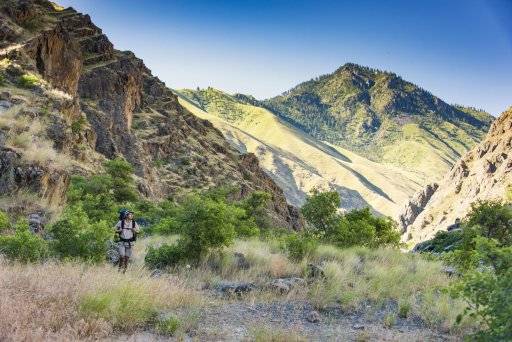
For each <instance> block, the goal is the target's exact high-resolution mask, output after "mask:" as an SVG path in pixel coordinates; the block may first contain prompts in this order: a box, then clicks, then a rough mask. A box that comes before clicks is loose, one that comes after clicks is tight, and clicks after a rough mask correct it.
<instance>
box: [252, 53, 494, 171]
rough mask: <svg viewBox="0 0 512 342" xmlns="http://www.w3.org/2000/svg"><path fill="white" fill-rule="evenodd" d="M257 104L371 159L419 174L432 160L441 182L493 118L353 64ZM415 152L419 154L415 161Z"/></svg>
mask: <svg viewBox="0 0 512 342" xmlns="http://www.w3.org/2000/svg"><path fill="white" fill-rule="evenodd" d="M260 103H261V105H262V106H264V107H265V108H267V109H269V110H271V111H273V112H274V113H276V114H277V115H279V116H280V117H282V118H284V119H285V120H287V121H288V122H290V123H292V124H294V125H296V126H297V127H300V128H301V129H303V130H304V131H306V132H307V133H308V134H311V135H313V136H314V137H316V138H318V139H320V140H325V141H329V142H331V143H333V144H335V145H339V146H342V147H344V148H347V149H350V150H353V151H354V152H356V153H359V154H361V155H363V156H365V157H367V158H369V159H370V160H373V161H378V162H385V163H391V164H393V165H397V166H400V167H403V168H408V169H410V170H414V171H420V172H421V171H422V170H423V169H426V168H428V166H429V165H428V164H430V162H429V161H430V160H434V161H435V162H434V163H431V164H432V165H436V166H437V165H440V166H439V167H437V170H435V172H434V173H435V176H436V177H437V178H440V177H441V176H442V175H443V174H444V173H445V172H447V171H448V170H449V168H450V167H451V166H452V165H453V164H454V163H455V162H456V161H457V159H458V158H459V157H460V156H461V155H462V154H463V153H464V152H465V151H467V150H468V149H469V148H470V147H472V146H473V145H474V144H475V143H476V142H478V141H480V140H481V138H482V137H483V135H484V134H485V132H486V131H487V129H488V127H489V125H490V123H491V122H492V120H493V117H492V116H491V115H490V114H487V113H485V114H483V113H480V114H479V115H475V114H474V113H473V112H471V111H462V110H459V109H457V108H456V107H453V106H451V105H448V104H447V103H445V102H444V101H442V100H440V99H439V98H437V97H435V96H433V95H432V94H431V93H430V92H428V91H426V90H423V89H422V88H420V87H418V86H416V85H414V84H413V83H411V82H408V81H405V80H403V79H402V78H401V77H400V76H398V75H396V74H394V73H391V72H385V71H380V70H377V69H373V68H369V67H362V66H359V65H357V64H355V63H347V64H345V65H342V66H341V67H339V68H338V69H336V71H334V72H333V73H330V74H326V75H322V76H319V77H317V78H314V79H311V80H309V81H306V82H303V83H300V84H299V85H297V86H295V87H293V88H291V89H290V90H288V91H285V92H284V93H282V94H281V95H278V96H276V97H273V98H270V99H267V100H264V101H261V102H260ZM417 142H420V143H421V144H417ZM429 144H430V145H433V146H432V148H426V147H425V146H426V145H429ZM415 149H416V150H417V151H419V152H420V153H421V154H422V155H421V156H419V157H417V158H412V157H411V155H412V154H413V153H414V152H415ZM404 151H405V152H404ZM432 165H430V166H432Z"/></svg>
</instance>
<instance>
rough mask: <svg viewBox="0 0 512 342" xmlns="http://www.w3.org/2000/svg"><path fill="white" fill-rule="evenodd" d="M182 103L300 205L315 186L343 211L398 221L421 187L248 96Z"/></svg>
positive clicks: (183, 93)
mask: <svg viewBox="0 0 512 342" xmlns="http://www.w3.org/2000/svg"><path fill="white" fill-rule="evenodd" d="M176 93H177V94H178V95H179V100H180V103H181V104H182V105H183V106H184V107H186V108H187V109H189V110H190V111H191V112H192V113H194V114H196V115H197V116H199V117H201V118H204V119H207V120H209V121H211V122H212V123H213V124H214V125H215V127H217V128H219V129H220V130H221V131H222V132H223V133H224V136H226V138H227V139H228V140H229V141H230V142H231V143H232V145H233V146H236V147H237V148H238V149H239V150H240V151H242V152H252V153H255V154H256V155H257V156H258V159H259V160H260V161H261V165H262V167H263V168H264V169H265V170H266V171H267V173H269V174H270V175H271V176H272V178H273V179H274V180H275V181H276V182H277V184H279V185H280V187H281V188H283V189H284V192H285V195H286V197H287V199H288V200H289V201H290V203H292V204H294V205H297V206H299V205H301V204H303V202H304V199H305V196H306V194H307V193H308V192H309V191H310V190H311V189H312V188H313V187H321V188H329V189H333V190H337V191H338V192H339V193H340V195H341V198H342V208H344V209H354V208H361V207H365V206H370V207H371V208H373V210H374V211H375V212H379V213H382V214H385V215H389V216H392V217H395V218H396V217H397V213H398V210H399V209H400V207H401V205H402V204H403V203H404V202H405V201H406V200H407V199H408V197H409V196H410V195H412V193H414V191H416V190H417V189H419V188H420V187H421V185H420V183H419V180H418V179H417V175H416V174H413V173H411V172H406V171H403V170H400V169H399V168H396V167H393V166H385V165H381V164H378V163H375V162H372V161H369V160H367V159H365V158H362V157H360V156H358V155H356V154H355V153H352V152H350V151H348V150H345V149H343V148H341V147H338V146H334V145H330V144H328V143H323V142H321V141H318V140H316V139H314V138H312V137H311V136H309V135H307V134H306V133H304V132H303V131H301V130H299V129H297V128H296V127H294V126H292V125H290V124H288V123H286V122H284V121H283V120H281V119H280V118H279V117H277V116H276V115H274V114H273V113H271V112H270V111H268V110H267V109H265V108H262V107H258V106H256V105H254V104H257V101H255V100H253V101H252V103H254V104H250V102H251V99H250V98H248V97H247V96H242V95H235V96H231V95H228V94H226V93H223V92H222V91H219V90H216V89H213V88H207V89H199V90H190V89H184V90H179V91H176Z"/></svg>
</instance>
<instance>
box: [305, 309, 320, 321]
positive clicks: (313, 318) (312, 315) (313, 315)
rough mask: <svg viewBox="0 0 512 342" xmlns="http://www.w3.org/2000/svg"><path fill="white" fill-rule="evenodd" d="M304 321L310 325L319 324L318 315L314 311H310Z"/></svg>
mask: <svg viewBox="0 0 512 342" xmlns="http://www.w3.org/2000/svg"><path fill="white" fill-rule="evenodd" d="M306 320H307V321H308V322H311V323H318V322H320V314H319V313H318V311H315V310H313V311H310V312H308V313H307V315H306Z"/></svg>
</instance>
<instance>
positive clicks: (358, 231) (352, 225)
mask: <svg viewBox="0 0 512 342" xmlns="http://www.w3.org/2000/svg"><path fill="white" fill-rule="evenodd" d="M340 203H341V200H340V197H339V194H338V193H337V192H335V191H327V192H319V191H318V190H313V191H312V193H311V196H309V197H308V198H307V199H306V203H305V204H304V206H303V207H302V213H303V215H304V218H305V219H306V220H307V221H308V223H309V224H310V225H311V226H312V228H313V229H314V231H315V233H316V234H317V236H319V237H320V238H321V239H322V240H323V241H325V242H330V243H333V244H335V245H337V246H340V247H351V246H367V247H372V248H375V247H379V246H398V245H399V242H400V233H399V232H398V230H397V224H396V222H394V221H393V220H392V219H390V218H383V217H377V216H375V215H373V214H372V213H371V212H370V209H368V208H365V209H361V210H352V211H351V212H348V213H346V214H339V213H338V212H337V210H338V209H337V208H338V207H339V206H340Z"/></svg>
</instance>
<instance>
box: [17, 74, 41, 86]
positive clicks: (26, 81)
mask: <svg viewBox="0 0 512 342" xmlns="http://www.w3.org/2000/svg"><path fill="white" fill-rule="evenodd" d="M18 83H19V85H20V86H21V87H23V88H34V87H35V86H36V85H38V84H39V83H40V80H39V77H37V76H36V75H34V74H30V73H28V74H24V75H21V76H20V78H19V80H18Z"/></svg>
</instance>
